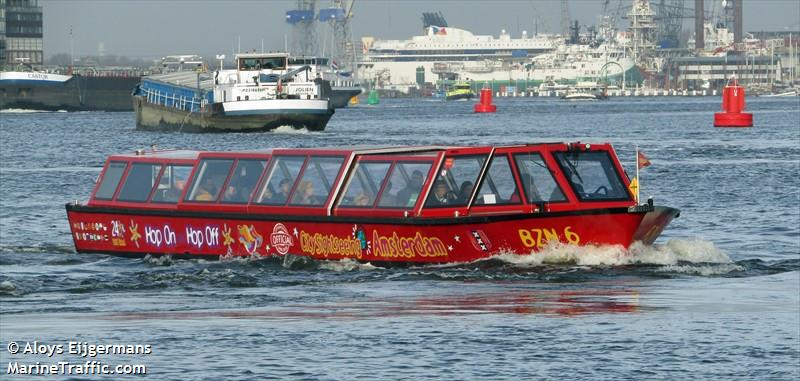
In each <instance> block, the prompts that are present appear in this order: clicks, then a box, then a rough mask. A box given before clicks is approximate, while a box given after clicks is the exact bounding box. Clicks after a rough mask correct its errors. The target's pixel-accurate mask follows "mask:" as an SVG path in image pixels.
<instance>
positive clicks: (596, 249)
mask: <svg viewBox="0 0 800 381" xmlns="http://www.w3.org/2000/svg"><path fill="white" fill-rule="evenodd" d="M495 258H497V259H499V260H502V261H504V262H508V263H511V264H514V265H517V266H522V267H525V266H530V267H534V266H542V265H550V264H573V265H578V266H621V265H632V264H649V265H663V266H675V265H678V264H679V263H687V262H688V263H693V264H695V263H703V264H733V261H732V260H731V259H730V257H728V255H727V254H725V253H724V252H722V251H721V250H720V249H718V248H717V247H716V246H714V244H713V243H711V242H707V241H703V240H699V239H696V240H681V239H676V240H670V241H668V242H667V243H666V244H663V245H652V246H646V245H642V244H640V243H635V244H634V245H632V246H631V247H630V249H627V250H626V249H625V248H624V247H622V246H619V245H615V246H591V245H589V246H575V245H565V244H562V243H554V244H551V245H549V246H547V247H545V248H544V249H543V250H541V251H539V252H534V253H531V254H530V255H518V254H513V253H502V254H499V255H497V256H496V257H495Z"/></svg>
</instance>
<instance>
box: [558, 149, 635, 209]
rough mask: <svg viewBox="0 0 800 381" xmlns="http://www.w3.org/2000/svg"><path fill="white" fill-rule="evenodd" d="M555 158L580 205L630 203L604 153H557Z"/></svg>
mask: <svg viewBox="0 0 800 381" xmlns="http://www.w3.org/2000/svg"><path fill="white" fill-rule="evenodd" d="M555 157H556V160H558V164H559V165H560V166H561V170H562V171H563V172H564V176H565V177H566V178H567V180H569V182H570V185H571V186H572V190H573V191H575V194H576V195H577V196H578V198H579V199H580V200H581V201H622V200H630V194H629V193H628V190H627V189H626V188H625V186H624V185H623V184H622V181H621V179H620V175H619V173H618V172H617V169H616V167H615V166H614V163H613V162H612V160H611V157H610V156H609V154H608V152H557V153H556V154H555Z"/></svg>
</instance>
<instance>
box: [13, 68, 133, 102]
mask: <svg viewBox="0 0 800 381" xmlns="http://www.w3.org/2000/svg"><path fill="white" fill-rule="evenodd" d="M139 80H140V77H134V76H131V77H94V76H78V75H76V76H73V77H72V78H70V79H69V80H67V81H65V82H61V83H58V82H51V81H26V82H11V81H9V82H6V83H0V109H29V110H44V111H58V110H66V111H131V110H132V109H133V107H132V106H131V101H130V100H131V98H130V97H131V93H132V92H133V89H134V88H135V87H136V84H138V83H139Z"/></svg>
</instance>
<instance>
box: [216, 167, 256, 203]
mask: <svg viewBox="0 0 800 381" xmlns="http://www.w3.org/2000/svg"><path fill="white" fill-rule="evenodd" d="M266 166H267V162H266V160H239V164H238V165H237V166H236V170H235V171H234V174H233V176H231V179H230V181H229V182H228V187H227V188H226V189H225V193H224V194H223V196H222V201H224V202H234V203H246V202H247V201H249V200H250V196H251V195H252V194H253V191H254V190H255V187H256V184H257V183H258V179H259V177H261V172H263V170H264V167H266Z"/></svg>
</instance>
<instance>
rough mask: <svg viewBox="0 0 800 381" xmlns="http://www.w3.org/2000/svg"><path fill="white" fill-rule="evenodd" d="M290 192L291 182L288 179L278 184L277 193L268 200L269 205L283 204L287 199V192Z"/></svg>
mask: <svg viewBox="0 0 800 381" xmlns="http://www.w3.org/2000/svg"><path fill="white" fill-rule="evenodd" d="M291 190H292V181H291V180H289V179H283V180H281V182H280V183H278V193H275V195H274V196H272V198H271V199H269V201H270V203H272V204H283V203H285V202H286V200H288V199H289V192H290V191H291Z"/></svg>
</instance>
